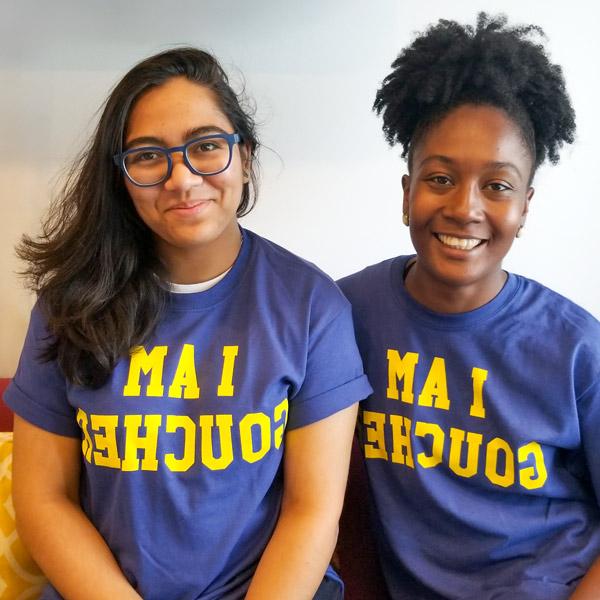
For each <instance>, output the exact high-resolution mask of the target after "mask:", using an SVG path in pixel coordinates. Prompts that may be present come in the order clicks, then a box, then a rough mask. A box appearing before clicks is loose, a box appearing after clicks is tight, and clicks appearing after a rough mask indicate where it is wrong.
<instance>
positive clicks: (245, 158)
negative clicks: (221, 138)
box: [240, 144, 252, 183]
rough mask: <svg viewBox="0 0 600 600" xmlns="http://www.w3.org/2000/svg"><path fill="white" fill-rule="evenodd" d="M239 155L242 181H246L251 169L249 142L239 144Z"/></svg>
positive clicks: (248, 179) (248, 178)
mask: <svg viewBox="0 0 600 600" xmlns="http://www.w3.org/2000/svg"><path fill="white" fill-rule="evenodd" d="M240 157H241V159H242V173H243V180H244V183H248V182H249V181H250V171H251V169H252V148H251V146H250V144H240Z"/></svg>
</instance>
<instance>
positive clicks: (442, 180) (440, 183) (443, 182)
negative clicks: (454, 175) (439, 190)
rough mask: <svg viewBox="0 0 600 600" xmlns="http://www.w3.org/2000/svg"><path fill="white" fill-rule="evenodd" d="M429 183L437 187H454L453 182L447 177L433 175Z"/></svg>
mask: <svg viewBox="0 0 600 600" xmlns="http://www.w3.org/2000/svg"><path fill="white" fill-rule="evenodd" d="M427 181H428V182H429V183H431V184H433V185H434V186H436V187H448V186H450V185H452V180H451V179H450V177H448V176H447V175H433V176H431V177H428V178H427Z"/></svg>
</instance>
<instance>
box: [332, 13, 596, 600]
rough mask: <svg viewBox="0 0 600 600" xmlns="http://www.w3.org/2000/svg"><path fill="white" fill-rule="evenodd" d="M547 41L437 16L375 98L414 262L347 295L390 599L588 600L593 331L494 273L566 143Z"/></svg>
mask: <svg viewBox="0 0 600 600" xmlns="http://www.w3.org/2000/svg"><path fill="white" fill-rule="evenodd" d="M539 33H540V31H539V29H538V28H536V27H534V26H525V27H514V28H513V27H509V26H507V24H506V19H504V18H490V17H488V16H486V15H485V14H481V15H480V16H479V20H478V23H477V26H476V27H475V28H474V27H466V26H463V25H461V24H459V23H456V22H454V21H440V22H439V23H437V24H436V25H434V26H432V27H430V28H429V29H428V30H427V31H426V32H425V33H423V34H422V35H419V36H418V37H417V38H416V39H415V41H414V42H413V43H412V44H411V45H410V46H408V47H407V48H405V49H404V50H403V51H402V52H401V54H400V55H399V56H398V58H397V59H396V61H395V62H394V63H393V65H392V66H393V71H392V72H391V73H390V74H389V75H388V77H387V78H386V79H385V80H384V82H383V85H382V86H381V88H380V90H379V91H378V93H377V97H376V102H375V109H376V111H377V112H378V113H381V114H382V116H383V129H384V132H385V134H386V137H387V139H388V141H389V142H390V143H391V144H395V143H399V144H401V145H402V147H403V150H404V153H403V156H406V157H407V161H408V174H406V175H404V177H403V179H402V184H403V189H404V201H403V213H404V219H403V220H404V223H405V225H407V226H408V227H409V228H410V235H411V239H412V242H413V244H414V247H415V250H416V254H415V255H412V256H399V257H396V258H393V259H390V260H387V261H385V262H382V263H380V264H378V265H374V266H371V267H369V268H367V269H365V270H364V271H361V272H360V273H357V274H355V275H352V276H350V277H348V278H345V279H344V280H342V281H341V286H342V289H343V290H344V291H345V293H346V295H347V297H348V298H349V299H350V301H351V303H352V304H353V312H354V317H355V324H356V328H357V339H358V343H359V348H360V350H361V354H362V355H363V358H364V360H365V369H366V371H367V375H368V376H369V379H370V381H371V384H372V385H373V388H374V392H373V394H372V395H371V396H370V397H369V398H368V399H367V400H366V401H365V402H364V403H363V404H362V407H361V412H360V416H359V432H360V439H361V445H362V449H363V452H364V457H365V464H366V468H367V472H368V475H369V481H370V484H371V492H372V499H373V503H374V507H375V520H374V523H375V527H374V530H375V533H376V537H377V540H378V543H379V549H380V559H381V565H382V568H383V572H384V575H385V580H386V584H387V588H388V591H389V594H390V596H391V597H392V598H394V599H407V600H408V599H410V600H414V599H417V598H419V599H421V600H425V599H427V600H433V599H442V598H453V599H465V600H466V599H477V600H491V599H492V598H493V599H495V600H509V599H510V600H513V599H517V598H518V599H525V598H526V599H529V600H534V599H537V600H559V599H566V598H568V597H572V598H573V599H575V598H578V599H582V600H583V599H584V598H598V597H599V596H598V589H600V567H598V566H593V564H594V561H595V560H596V557H597V556H598V554H599V553H600V509H599V505H598V502H599V498H600V435H598V431H599V430H600V324H599V323H598V321H597V320H596V319H594V318H593V317H592V316H591V315H589V314H588V313H586V312H585V311H584V310H583V309H581V308H580V307H578V306H576V305H575V304H573V303H572V302H570V301H569V300H567V299H565V298H564V297H562V296H560V295H559V294H557V293H555V292H553V291H551V290H549V289H548V288H546V287H544V286H542V285H540V284H539V283H537V282H535V281H532V280H530V279H527V278H525V277H521V276H519V275H514V274H512V273H507V272H506V271H504V270H503V268H502V261H503V259H504V257H505V255H506V254H507V252H508V251H509V250H510V248H511V246H512V244H513V242H514V240H515V237H519V236H520V234H521V232H522V230H523V227H524V225H525V220H526V218H527V216H528V210H529V206H530V201H531V198H532V196H533V187H532V182H533V178H534V175H535V172H536V169H537V168H538V167H539V165H540V164H541V163H542V162H543V161H544V159H545V158H549V159H550V161H551V162H552V163H555V162H557V160H558V152H559V150H560V147H561V146H562V144H563V143H565V142H572V141H573V135H574V130H575V121H574V112H573V109H572V107H571V103H570V100H569V98H568V96H567V93H566V90H565V82H564V79H563V76H562V73H561V69H560V67H558V66H557V65H555V64H552V63H551V62H550V61H549V59H548V57H547V55H546V53H545V51H544V49H543V47H542V46H541V45H540V44H539V39H538V34H539ZM571 594H573V595H572V596H571Z"/></svg>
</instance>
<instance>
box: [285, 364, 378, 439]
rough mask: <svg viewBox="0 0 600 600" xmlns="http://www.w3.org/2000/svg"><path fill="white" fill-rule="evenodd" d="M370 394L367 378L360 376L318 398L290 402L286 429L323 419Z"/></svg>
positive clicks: (371, 391)
mask: <svg viewBox="0 0 600 600" xmlns="http://www.w3.org/2000/svg"><path fill="white" fill-rule="evenodd" d="M371 393H373V389H372V388H371V385H370V384H369V380H368V379H367V376H366V375H361V376H360V377H357V378H356V379H352V380H351V381H348V382H347V383H344V384H342V385H339V386H338V387H336V388H333V389H332V390H328V391H326V392H323V393H322V394H319V395H318V396H313V397H312V398H306V399H303V400H301V401H294V400H292V401H291V402H290V414H289V417H288V424H287V429H296V428H298V427H304V426H305V425H310V424H311V423H315V422H317V421H320V420H321V419H325V418H326V417H329V416H331V415H333V414H334V413H336V412H339V411H340V410H343V409H344V408H348V407H349V406H352V405H353V404H355V403H356V402H359V401H360V400H363V399H365V398H366V397H367V396H368V395H369V394H371Z"/></svg>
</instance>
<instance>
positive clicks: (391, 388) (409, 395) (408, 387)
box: [387, 350, 419, 404]
mask: <svg viewBox="0 0 600 600" xmlns="http://www.w3.org/2000/svg"><path fill="white" fill-rule="evenodd" d="M387 362H388V387H387V397H388V398H390V399H391V400H398V398H399V394H398V382H399V381H403V382H404V387H403V388H402V402H406V403H408V404H412V403H413V401H414V394H413V385H414V381H415V367H416V365H417V363H418V362H419V355H418V354H416V353H415V352H407V353H406V354H405V355H404V357H403V358H400V354H399V353H398V351H397V350H388V351H387Z"/></svg>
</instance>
